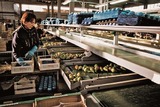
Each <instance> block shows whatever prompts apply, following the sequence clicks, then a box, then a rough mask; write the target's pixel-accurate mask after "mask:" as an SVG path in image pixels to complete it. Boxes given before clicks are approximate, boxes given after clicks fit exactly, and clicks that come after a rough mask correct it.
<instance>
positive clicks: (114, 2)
mask: <svg viewBox="0 0 160 107" xmlns="http://www.w3.org/2000/svg"><path fill="white" fill-rule="evenodd" d="M125 1H128V0H114V1H110V4H118V3H121V2H125Z"/></svg>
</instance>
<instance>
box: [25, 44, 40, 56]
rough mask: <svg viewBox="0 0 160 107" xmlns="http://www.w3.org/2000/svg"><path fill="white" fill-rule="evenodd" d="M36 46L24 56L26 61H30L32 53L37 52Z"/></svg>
mask: <svg viewBox="0 0 160 107" xmlns="http://www.w3.org/2000/svg"><path fill="white" fill-rule="evenodd" d="M37 48H38V47H37V46H34V47H33V48H32V49H31V50H30V51H28V52H27V53H26V54H25V58H26V59H31V58H32V57H33V56H34V53H35V52H36V51H37Z"/></svg>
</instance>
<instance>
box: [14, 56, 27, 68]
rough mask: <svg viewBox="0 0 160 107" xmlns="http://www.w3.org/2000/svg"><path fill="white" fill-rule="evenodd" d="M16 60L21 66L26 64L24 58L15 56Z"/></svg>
mask: <svg viewBox="0 0 160 107" xmlns="http://www.w3.org/2000/svg"><path fill="white" fill-rule="evenodd" d="M16 61H17V63H18V64H19V65H21V66H25V65H27V64H26V62H24V59H23V58H22V57H19V58H17V59H16Z"/></svg>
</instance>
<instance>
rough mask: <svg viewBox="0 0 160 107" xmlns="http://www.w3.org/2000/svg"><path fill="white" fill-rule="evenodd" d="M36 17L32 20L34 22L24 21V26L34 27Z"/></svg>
mask: <svg viewBox="0 0 160 107" xmlns="http://www.w3.org/2000/svg"><path fill="white" fill-rule="evenodd" d="M35 22H36V21H35V19H34V20H33V21H32V22H24V26H25V27H26V28H27V29H32V28H33V26H34V25H35Z"/></svg>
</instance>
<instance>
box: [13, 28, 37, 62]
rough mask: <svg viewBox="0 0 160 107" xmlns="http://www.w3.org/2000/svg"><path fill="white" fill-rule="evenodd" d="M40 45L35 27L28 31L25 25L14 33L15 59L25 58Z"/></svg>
mask: <svg viewBox="0 0 160 107" xmlns="http://www.w3.org/2000/svg"><path fill="white" fill-rule="evenodd" d="M35 45H36V46H37V47H38V45H39V37H38V34H37V30H36V28H35V27H33V28H32V29H26V28H25V27H24V26H23V25H21V26H20V27H19V28H17V29H16V30H15V31H14V32H13V39H12V52H13V57H14V58H15V59H17V58H19V57H25V54H26V53H27V52H28V51H29V50H31V49H32V48H33V46H35Z"/></svg>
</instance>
